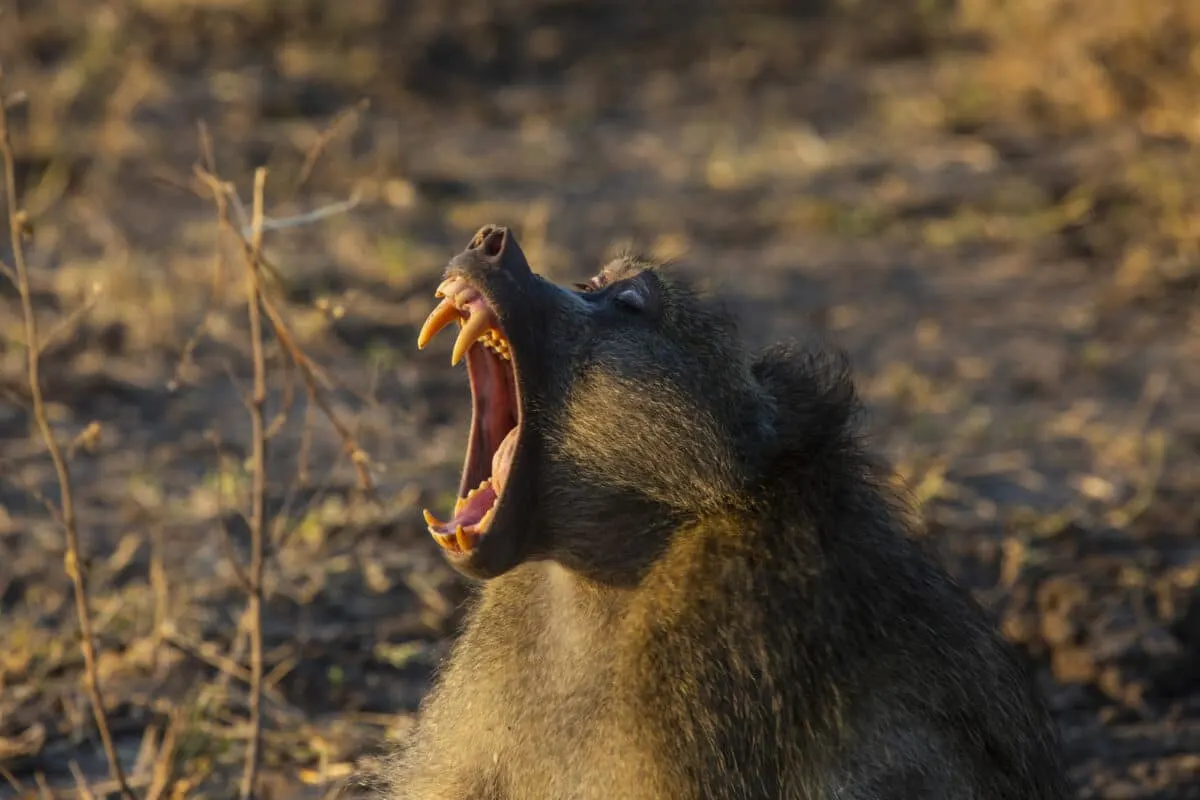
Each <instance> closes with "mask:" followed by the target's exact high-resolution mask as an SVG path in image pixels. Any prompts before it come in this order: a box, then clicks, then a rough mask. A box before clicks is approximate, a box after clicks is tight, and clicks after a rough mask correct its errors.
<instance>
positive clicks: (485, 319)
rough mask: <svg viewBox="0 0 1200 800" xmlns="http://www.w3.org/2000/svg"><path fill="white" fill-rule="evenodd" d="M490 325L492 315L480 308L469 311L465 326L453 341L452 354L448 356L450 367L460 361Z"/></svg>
mask: <svg viewBox="0 0 1200 800" xmlns="http://www.w3.org/2000/svg"><path fill="white" fill-rule="evenodd" d="M491 324H492V315H491V314H490V313H488V312H487V311H485V310H483V309H480V308H473V309H471V316H470V318H469V319H468V320H467V322H466V324H465V325H463V326H462V330H460V331H459V332H458V338H457V339H456V340H455V341H454V352H453V353H451V355H450V366H452V367H453V366H456V365H457V364H458V362H459V361H462V358H463V356H464V355H466V354H467V350H468V349H469V348H470V347H471V345H473V344H474V343H475V340H476V339H478V338H479V336H480V334H482V333H483V331H484V330H485V329H487V328H489V327H491Z"/></svg>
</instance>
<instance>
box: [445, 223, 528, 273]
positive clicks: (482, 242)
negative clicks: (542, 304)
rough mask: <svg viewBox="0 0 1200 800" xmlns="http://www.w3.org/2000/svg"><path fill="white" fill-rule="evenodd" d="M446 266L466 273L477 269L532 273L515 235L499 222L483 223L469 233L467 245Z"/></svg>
mask: <svg viewBox="0 0 1200 800" xmlns="http://www.w3.org/2000/svg"><path fill="white" fill-rule="evenodd" d="M450 268H457V269H460V270H463V271H464V272H466V273H468V274H470V272H471V271H472V270H480V269H484V270H497V271H499V272H503V273H507V274H509V275H517V276H522V275H530V274H532V273H533V270H532V269H531V268H530V266H529V262H528V261H526V260H525V254H524V253H523V252H522V251H521V245H519V244H518V243H517V237H516V236H515V235H514V234H513V232H512V231H511V230H509V229H508V228H506V227H504V226H503V225H484V226H483V227H482V228H480V229H479V230H478V231H477V232H476V233H475V235H474V236H473V237H471V243H470V244H469V245H467V249H466V250H464V251H463V252H461V253H459V254H458V255H457V256H455V257H454V258H453V259H451V261H450Z"/></svg>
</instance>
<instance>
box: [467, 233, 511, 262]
mask: <svg viewBox="0 0 1200 800" xmlns="http://www.w3.org/2000/svg"><path fill="white" fill-rule="evenodd" d="M507 234H508V229H507V228H504V227H501V226H499V225H484V226H483V227H482V228H480V229H479V230H478V231H476V233H475V236H473V237H472V238H471V243H470V244H469V245H467V249H468V250H478V251H479V252H480V254H481V255H482V256H483V257H484V258H489V259H495V258H499V257H500V255H501V254H503V253H504V246H505V244H506V243H507V240H508V236H507Z"/></svg>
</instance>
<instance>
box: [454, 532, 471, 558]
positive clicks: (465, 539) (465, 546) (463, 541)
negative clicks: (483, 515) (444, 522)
mask: <svg viewBox="0 0 1200 800" xmlns="http://www.w3.org/2000/svg"><path fill="white" fill-rule="evenodd" d="M454 538H455V540H456V541H457V542H458V549H459V550H461V551H462V552H464V553H466V552H468V551H470V549H471V547H472V546H473V543H472V542H471V537H470V535H469V534H468V533H467V531H466V529H465V528H463V526H462V525H459V526H458V528H456V529H455V531H454Z"/></svg>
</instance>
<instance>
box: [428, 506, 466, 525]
mask: <svg viewBox="0 0 1200 800" xmlns="http://www.w3.org/2000/svg"><path fill="white" fill-rule="evenodd" d="M455 511H456V512H457V509H455ZM421 514H423V515H424V517H425V524H426V525H428V526H429V527H431V528H440V527H441V526H443V525H445V524H446V523H444V522H442V521H441V520H439V519H438V518H437V517H435V516H434V515H433V514H431V513H429V509H428V508H426V509H423V510H422V511H421Z"/></svg>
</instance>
